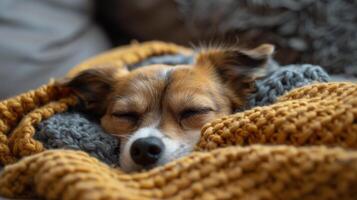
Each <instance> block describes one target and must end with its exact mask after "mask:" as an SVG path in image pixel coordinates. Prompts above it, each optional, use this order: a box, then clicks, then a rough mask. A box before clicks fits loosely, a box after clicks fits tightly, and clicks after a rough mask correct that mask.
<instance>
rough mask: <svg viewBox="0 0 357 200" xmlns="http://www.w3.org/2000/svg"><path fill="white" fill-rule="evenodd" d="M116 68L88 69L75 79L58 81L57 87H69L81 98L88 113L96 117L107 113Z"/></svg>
mask: <svg viewBox="0 0 357 200" xmlns="http://www.w3.org/2000/svg"><path fill="white" fill-rule="evenodd" d="M115 72H116V69H115V68H98V69H88V70H85V71H83V72H80V73H79V74H78V75H76V76H75V77H73V78H65V79H63V80H60V81H56V85H58V86H62V87H68V88H70V89H71V90H73V91H74V92H75V94H76V95H77V96H78V97H79V98H80V100H81V103H82V105H83V107H84V109H85V110H86V111H89V112H91V113H92V114H95V115H101V114H103V113H104V112H105V109H106V106H107V101H106V100H107V98H108V96H109V94H110V93H111V91H112V87H113V84H114V82H115V78H114V76H115Z"/></svg>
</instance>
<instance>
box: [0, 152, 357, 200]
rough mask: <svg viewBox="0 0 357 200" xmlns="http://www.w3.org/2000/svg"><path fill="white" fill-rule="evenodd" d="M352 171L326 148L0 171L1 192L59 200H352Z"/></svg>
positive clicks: (352, 165)
mask: <svg viewBox="0 0 357 200" xmlns="http://www.w3.org/2000/svg"><path fill="white" fill-rule="evenodd" d="M356 172H357V153H356V152H349V151H345V150H343V149H339V148H336V149H334V148H331V149H330V148H326V147H306V148H296V147H292V146H272V147H269V146H249V147H228V148H223V149H217V150H214V151H211V152H197V153H192V154H191V155H190V156H187V157H184V158H181V159H179V160H176V161H173V162H171V163H169V164H167V165H165V166H163V167H158V168H155V169H153V170H151V171H149V172H143V173H135V174H124V173H122V172H121V171H120V170H117V169H114V168H110V167H108V166H106V165H104V164H103V163H101V162H99V161H98V160H96V159H95V158H93V157H89V156H88V155H87V154H85V153H82V152H75V151H69V150H67V151H66V150H49V151H46V152H43V153H40V154H37V155H34V156H31V157H28V158H25V159H23V160H21V161H20V162H18V163H16V164H14V165H11V166H9V167H6V168H5V170H4V171H3V172H2V174H1V179H0V186H1V187H0V194H1V195H4V196H6V197H34V195H37V196H39V197H41V198H45V199H64V200H87V199H106V200H111V199H128V200H129V199H132V200H138V199H204V200H207V199H267V200H269V199H288V200H289V199H311V200H312V199H341V200H345V199H346V200H347V199H351V200H352V199H355V197H356V191H357V173H356ZM14 183H16V184H14Z"/></svg>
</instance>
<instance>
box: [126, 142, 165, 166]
mask: <svg viewBox="0 0 357 200" xmlns="http://www.w3.org/2000/svg"><path fill="white" fill-rule="evenodd" d="M163 151H164V143H163V142H162V141H161V139H160V138H158V137H145V138H139V139H137V140H135V141H134V142H133V144H132V145H131V147H130V155H131V158H132V159H133V161H134V162H135V163H136V164H138V165H141V166H143V167H147V166H151V165H153V164H155V163H156V162H157V161H158V160H159V159H160V156H161V154H162V152H163Z"/></svg>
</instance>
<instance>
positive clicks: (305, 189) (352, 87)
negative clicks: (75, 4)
mask: <svg viewBox="0 0 357 200" xmlns="http://www.w3.org/2000/svg"><path fill="white" fill-rule="evenodd" d="M190 52H191V50H190V49H186V48H183V47H180V46H176V45H173V44H168V43H162V42H148V43H143V44H132V45H130V46H126V47H121V48H118V49H114V50H113V51H111V52H108V53H105V54H103V55H99V56H97V57H95V58H93V59H90V60H88V61H86V62H84V63H82V64H80V65H79V66H77V67H75V68H74V69H73V70H72V71H71V72H70V73H69V76H72V75H74V74H76V73H78V72H79V71H81V70H83V69H86V68H89V67H100V66H105V65H108V64H111V65H116V66H118V67H122V66H124V65H127V64H132V63H136V62H139V61H141V60H143V59H145V58H147V57H149V56H152V55H160V54H172V53H190ZM75 104H76V98H75V97H74V96H72V94H71V93H69V91H66V90H64V89H61V88H56V87H54V86H53V85H52V84H51V83H50V84H48V85H46V86H43V87H42V88H39V89H37V90H34V91H30V92H28V93H26V94H22V95H20V96H18V97H14V98H12V99H9V100H6V101H3V102H0V163H1V164H3V165H7V166H6V167H5V168H4V169H3V171H2V173H1V174H0V195H1V196H6V197H41V198H45V199H66V200H71V199H73V200H77V199H79V200H81V199H83V200H85V199H337V198H338V199H357V151H356V148H357V85H356V84H353V83H323V84H315V85H311V86H306V87H303V88H299V89H295V90H293V91H291V92H289V93H288V94H286V95H284V96H282V97H281V98H279V100H278V102H276V103H275V104H273V105H271V106H265V107H257V108H254V109H251V110H248V111H245V112H241V113H237V114H234V115H231V116H226V117H224V118H222V119H217V120H215V121H213V122H211V123H209V124H207V125H205V126H204V127H203V129H202V137H201V140H200V142H199V144H198V145H197V151H196V152H194V153H192V154H190V155H189V156H186V157H183V158H181V159H179V160H176V161H173V162H171V163H169V164H166V165H165V166H162V167H158V168H155V169H152V170H150V171H147V172H141V173H134V174H125V173H123V172H121V171H120V169H114V168H111V167H109V166H107V165H105V164H104V163H101V162H100V161H98V160H97V159H95V158H92V157H90V156H88V155H87V154H85V153H83V152H80V151H70V150H45V149H44V147H43V146H42V144H41V143H40V142H38V141H36V140H34V139H33V138H32V136H33V135H34V132H35V128H34V127H35V126H36V125H37V124H38V123H39V122H41V121H42V120H44V119H47V118H49V117H50V116H52V115H54V114H55V113H59V112H64V111H66V110H67V109H68V107H70V106H73V105H75ZM222 147H223V148H222ZM23 157H25V158H23ZM20 158H23V159H21V160H19V159H20Z"/></svg>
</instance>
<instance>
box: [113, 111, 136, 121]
mask: <svg viewBox="0 0 357 200" xmlns="http://www.w3.org/2000/svg"><path fill="white" fill-rule="evenodd" d="M112 116H114V117H116V118H120V119H125V120H128V121H130V122H133V123H137V122H138V121H139V118H140V115H139V113H137V112H113V113H112Z"/></svg>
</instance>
